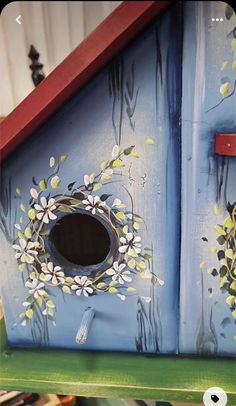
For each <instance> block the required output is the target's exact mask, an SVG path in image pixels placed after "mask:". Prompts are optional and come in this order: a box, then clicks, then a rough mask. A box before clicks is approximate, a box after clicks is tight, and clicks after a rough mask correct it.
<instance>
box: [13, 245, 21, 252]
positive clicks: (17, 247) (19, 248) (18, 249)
mask: <svg viewBox="0 0 236 406" xmlns="http://www.w3.org/2000/svg"><path fill="white" fill-rule="evenodd" d="M12 248H14V250H17V251H21V247H20V246H19V245H17V244H14V245H13V246H12Z"/></svg>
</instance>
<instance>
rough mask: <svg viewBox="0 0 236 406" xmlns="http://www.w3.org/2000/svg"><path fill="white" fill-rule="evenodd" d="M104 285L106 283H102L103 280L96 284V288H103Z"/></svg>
mask: <svg viewBox="0 0 236 406" xmlns="http://www.w3.org/2000/svg"><path fill="white" fill-rule="evenodd" d="M105 287H106V284H105V283H104V282H99V283H98V284H97V288H98V289H103V288H105Z"/></svg>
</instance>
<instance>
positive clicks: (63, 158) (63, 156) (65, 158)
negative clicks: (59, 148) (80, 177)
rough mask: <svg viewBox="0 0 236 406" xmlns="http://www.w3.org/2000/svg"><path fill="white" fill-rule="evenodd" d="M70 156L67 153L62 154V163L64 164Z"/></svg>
mask: <svg viewBox="0 0 236 406" xmlns="http://www.w3.org/2000/svg"><path fill="white" fill-rule="evenodd" d="M67 158H68V156H67V155H61V157H60V161H61V163H62V164H64V162H65V161H66V160H67Z"/></svg>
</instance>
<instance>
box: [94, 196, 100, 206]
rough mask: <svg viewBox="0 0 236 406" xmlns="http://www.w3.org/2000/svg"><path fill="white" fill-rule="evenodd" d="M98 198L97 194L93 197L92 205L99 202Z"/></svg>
mask: <svg viewBox="0 0 236 406" xmlns="http://www.w3.org/2000/svg"><path fill="white" fill-rule="evenodd" d="M99 200H100V197H99V196H95V197H94V203H93V204H94V205H95V204H97V203H98V202H99Z"/></svg>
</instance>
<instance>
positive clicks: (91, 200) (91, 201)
mask: <svg viewBox="0 0 236 406" xmlns="http://www.w3.org/2000/svg"><path fill="white" fill-rule="evenodd" d="M87 199H88V201H89V203H90V204H91V205H92V206H93V204H94V203H93V196H92V195H89V196H88V197H87Z"/></svg>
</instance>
